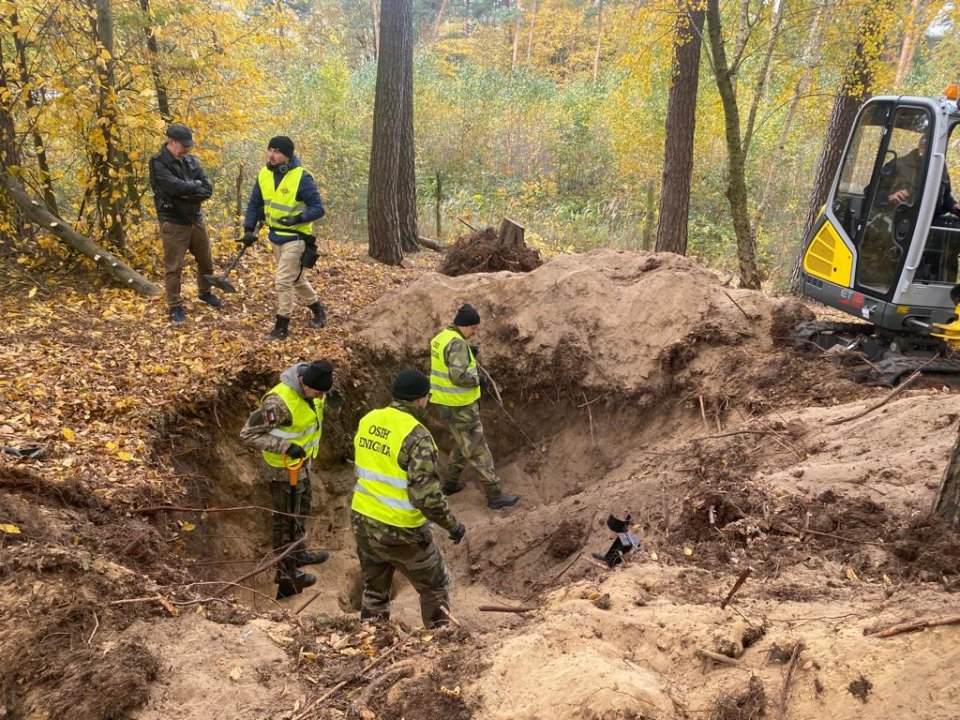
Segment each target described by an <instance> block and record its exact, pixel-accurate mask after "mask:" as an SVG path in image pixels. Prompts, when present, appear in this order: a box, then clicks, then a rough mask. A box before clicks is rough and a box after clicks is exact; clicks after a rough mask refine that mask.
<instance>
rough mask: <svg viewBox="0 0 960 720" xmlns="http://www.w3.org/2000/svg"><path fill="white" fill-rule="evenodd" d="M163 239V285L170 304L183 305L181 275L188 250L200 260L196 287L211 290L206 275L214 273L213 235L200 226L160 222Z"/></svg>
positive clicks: (161, 237)
mask: <svg viewBox="0 0 960 720" xmlns="http://www.w3.org/2000/svg"><path fill="white" fill-rule="evenodd" d="M160 240H161V241H162V242H163V287H164V289H165V290H166V293H167V305H168V306H170V307H177V306H179V305H183V296H182V295H181V294H180V282H181V280H180V278H181V276H182V275H183V263H184V261H185V260H186V257H187V252H189V253H190V254H191V255H193V257H194V259H195V260H196V261H197V288H198V289H199V292H200V294H201V295H203V294H204V293H208V292H210V283H208V282H207V281H206V280H204V279H203V276H204V275H213V256H212V255H211V254H210V238H209V237H208V236H207V229H206V228H205V227H204V226H203V225H202V224H201V225H178V224H177V223H172V222H162V223H160Z"/></svg>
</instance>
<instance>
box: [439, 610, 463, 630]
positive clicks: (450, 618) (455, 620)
mask: <svg viewBox="0 0 960 720" xmlns="http://www.w3.org/2000/svg"><path fill="white" fill-rule="evenodd" d="M440 612H442V613H443V614H444V615H446V616H447V620H449V621H450V622H451V623H453V624H454V625H456V626H457V627H463V625H461V624H460V621H459V620H457V618H455V617H454V615H453V613H452V612H450V610H448V609H447V608H445V607H444V606H443V605H441V606H440Z"/></svg>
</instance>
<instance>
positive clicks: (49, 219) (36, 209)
mask: <svg viewBox="0 0 960 720" xmlns="http://www.w3.org/2000/svg"><path fill="white" fill-rule="evenodd" d="M0 184H2V185H3V187H4V188H5V189H6V191H7V193H8V194H9V195H10V197H12V198H13V200H14V202H16V204H17V206H18V207H19V208H20V211H21V212H22V213H23V214H24V215H25V216H26V217H27V218H28V219H29V220H30V221H31V222H33V223H36V224H37V225H39V226H40V227H42V228H44V229H45V230H47V231H48V232H51V233H53V234H54V235H56V236H57V237H58V238H59V239H60V241H61V242H63V243H64V244H65V245H68V246H69V247H72V248H73V249H74V250H76V251H77V252H79V253H82V254H83V255H86V256H87V257H88V258H90V259H91V260H93V261H94V262H95V263H96V264H97V265H98V266H99V267H100V269H101V270H102V271H103V272H104V273H105V274H106V275H108V276H110V277H111V278H113V279H114V280H116V281H117V282H119V283H120V284H121V285H123V286H124V287H128V288H132V289H133V290H136V291H137V292H138V293H141V294H142V295H159V294H160V288H159V287H157V286H156V285H154V284H153V283H152V282H150V281H149V280H147V279H146V278H145V277H143V276H142V275H141V274H140V273H138V272H137V271H136V270H134V269H133V268H131V267H129V266H128V265H126V264H125V263H123V262H121V261H120V260H119V259H118V258H117V257H116V256H114V255H112V254H111V253H109V252H108V251H106V250H104V249H103V248H102V247H100V246H99V245H97V244H96V243H95V242H93V241H92V240H90V239H88V238H85V237H84V236H83V235H81V234H80V233H78V232H77V231H76V230H74V229H73V228H72V227H70V226H69V225H67V224H66V223H65V222H64V221H63V220H61V219H60V218H58V217H56V216H54V215H52V214H51V213H50V211H49V210H47V209H46V207H44V205H43V203H41V202H39V201H37V200H34V199H32V198H31V197H30V196H29V195H27V193H26V191H25V190H24V189H23V186H22V185H20V183H19V182H17V180H15V179H14V178H12V177H10V176H9V175H8V174H7V173H6V172H4V171H2V170H0Z"/></svg>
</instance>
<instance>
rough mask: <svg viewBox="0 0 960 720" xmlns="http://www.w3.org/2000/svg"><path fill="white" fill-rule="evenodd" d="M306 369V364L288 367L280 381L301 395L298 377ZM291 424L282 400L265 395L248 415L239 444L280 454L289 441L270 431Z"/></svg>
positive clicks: (288, 444) (285, 405) (291, 416)
mask: <svg viewBox="0 0 960 720" xmlns="http://www.w3.org/2000/svg"><path fill="white" fill-rule="evenodd" d="M306 367H307V364H306V363H298V364H296V365H293V366H292V367H288V368H287V369H286V370H284V371H283V372H282V373H281V374H280V381H281V382H283V383H284V384H286V385H288V386H289V387H291V388H294V389H295V390H296V391H297V393H298V394H300V395H302V392H301V391H300V390H299V389H298V388H299V385H300V375H301V374H302V373H303V371H304V370H305V369H306ZM292 422H293V415H291V414H290V409H289V408H288V407H287V403H286V402H284V400H283V398H282V397H280V396H279V395H275V394H273V393H267V394H266V395H264V396H263V400H261V401H260V407H259V408H257V409H256V410H254V411H253V412H252V413H250V417H248V418H247V422H246V424H245V425H244V426H243V429H242V430H241V431H240V442H242V443H243V444H244V445H246V446H247V447H252V448H256V449H257V450H265V451H266V452H272V453H277V454H282V453H284V452H286V450H287V448H288V447H289V446H290V441H289V440H287V439H286V438H280V437H275V436H273V435H271V434H270V431H271V430H273V429H274V428H278V427H285V426H287V425H289V424H290V423H292Z"/></svg>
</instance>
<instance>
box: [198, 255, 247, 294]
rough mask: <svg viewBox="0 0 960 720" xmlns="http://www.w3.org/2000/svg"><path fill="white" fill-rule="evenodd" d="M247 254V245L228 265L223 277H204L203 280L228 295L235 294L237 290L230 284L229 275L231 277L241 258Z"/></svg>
mask: <svg viewBox="0 0 960 720" xmlns="http://www.w3.org/2000/svg"><path fill="white" fill-rule="evenodd" d="M245 252H247V246H246V245H244V246H243V247H241V248H240V252H238V253H237V256H236V257H235V258H234V259H233V260H231V261H230V264H229V265H227V269H226V270H224V271H223V275H221V276H220V277H217V276H216V275H204V276H203V279H204V280H206V281H207V282H208V283H210V284H211V285H213V286H214V287H215V288H217V289H219V290H223V291H224V292H228V293H235V292H236V291H237V289H236V288H235V287H234V286H233V285H232V284H231V283H230V281H229V280H227V275H229V274H230V271H231V270H233V269H234V268H235V267H236V266H237V263H239V262H240V258H242V257H243V254H244V253H245Z"/></svg>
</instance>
